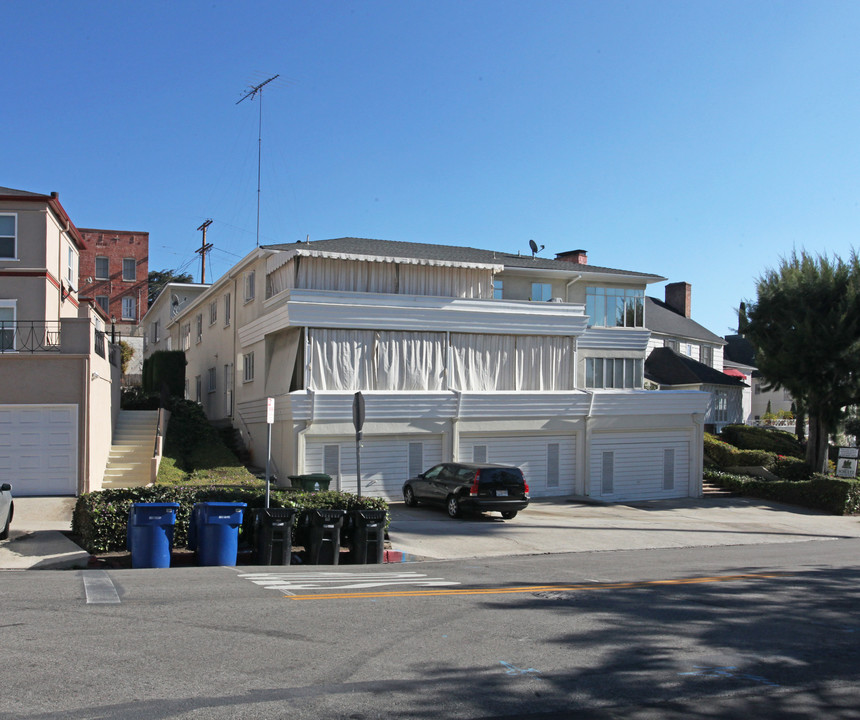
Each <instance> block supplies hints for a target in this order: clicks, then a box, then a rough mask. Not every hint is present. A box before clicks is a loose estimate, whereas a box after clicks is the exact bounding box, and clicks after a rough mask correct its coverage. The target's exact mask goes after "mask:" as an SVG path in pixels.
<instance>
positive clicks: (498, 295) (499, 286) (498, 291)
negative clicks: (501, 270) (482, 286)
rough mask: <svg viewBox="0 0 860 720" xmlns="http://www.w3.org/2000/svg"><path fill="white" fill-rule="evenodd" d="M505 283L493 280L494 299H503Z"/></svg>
mask: <svg viewBox="0 0 860 720" xmlns="http://www.w3.org/2000/svg"><path fill="white" fill-rule="evenodd" d="M503 286H504V283H503V282H502V281H501V280H493V299H494V300H501V299H502V297H503V295H504V293H503V292H502V291H503Z"/></svg>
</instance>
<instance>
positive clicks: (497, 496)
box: [403, 463, 529, 520]
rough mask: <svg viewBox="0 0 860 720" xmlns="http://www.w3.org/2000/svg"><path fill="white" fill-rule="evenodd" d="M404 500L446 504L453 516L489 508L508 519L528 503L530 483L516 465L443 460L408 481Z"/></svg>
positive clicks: (413, 505)
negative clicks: (448, 461) (444, 461)
mask: <svg viewBox="0 0 860 720" xmlns="http://www.w3.org/2000/svg"><path fill="white" fill-rule="evenodd" d="M403 500H404V501H405V502H406V504H407V505H408V506H409V507H415V506H416V505H417V504H418V503H419V502H428V503H438V504H440V505H445V506H446V507H447V508H448V514H449V515H450V516H451V517H452V518H455V517H459V516H460V515H461V514H462V513H463V512H484V511H485V510H492V511H497V512H500V513H502V517H503V518H505V520H510V519H511V518H513V517H515V516H516V514H517V512H519V511H520V510H525V509H526V507H527V506H528V504H529V486H528V483H527V482H526V481H525V478H524V477H523V472H522V470H520V469H519V468H517V467H510V466H508V465H479V464H476V463H442V464H441V465H434V466H433V467H432V468H430V469H429V470H428V471H427V472H423V473H421V474H420V475H418V476H417V477H414V478H412V479H410V480H407V481H406V482H405V483H404V484H403Z"/></svg>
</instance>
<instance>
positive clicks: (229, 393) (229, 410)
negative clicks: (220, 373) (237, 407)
mask: <svg viewBox="0 0 860 720" xmlns="http://www.w3.org/2000/svg"><path fill="white" fill-rule="evenodd" d="M232 376H233V365H232V363H227V364H226V365H225V366H224V414H225V415H227V416H228V417H229V416H230V415H232V414H233V390H232V389H231V385H232V384H233V383H232V382H231V381H232V380H233V377H232Z"/></svg>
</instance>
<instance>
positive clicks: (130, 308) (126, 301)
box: [122, 295, 137, 320]
mask: <svg viewBox="0 0 860 720" xmlns="http://www.w3.org/2000/svg"><path fill="white" fill-rule="evenodd" d="M136 308H137V301H136V300H135V299H134V298H133V297H132V296H131V295H126V296H125V297H124V298H123V299H122V319H123V320H135V319H136V318H137V314H136V312H135V310H136Z"/></svg>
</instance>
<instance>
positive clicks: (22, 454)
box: [0, 405, 78, 496]
mask: <svg viewBox="0 0 860 720" xmlns="http://www.w3.org/2000/svg"><path fill="white" fill-rule="evenodd" d="M0 480H2V481H3V482H10V483H12V493H13V495H18V496H26V495H74V494H76V492H77V488H78V406H77V405H0Z"/></svg>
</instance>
